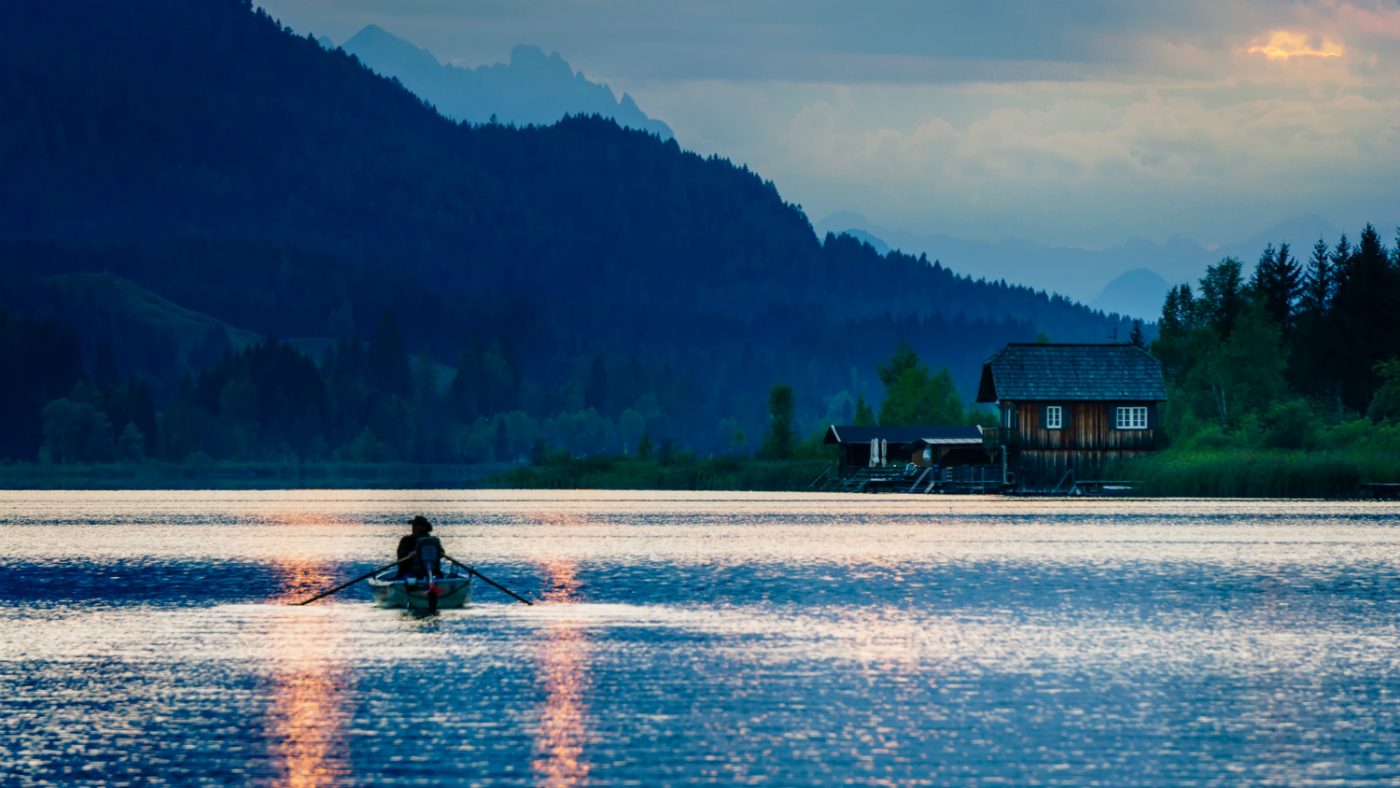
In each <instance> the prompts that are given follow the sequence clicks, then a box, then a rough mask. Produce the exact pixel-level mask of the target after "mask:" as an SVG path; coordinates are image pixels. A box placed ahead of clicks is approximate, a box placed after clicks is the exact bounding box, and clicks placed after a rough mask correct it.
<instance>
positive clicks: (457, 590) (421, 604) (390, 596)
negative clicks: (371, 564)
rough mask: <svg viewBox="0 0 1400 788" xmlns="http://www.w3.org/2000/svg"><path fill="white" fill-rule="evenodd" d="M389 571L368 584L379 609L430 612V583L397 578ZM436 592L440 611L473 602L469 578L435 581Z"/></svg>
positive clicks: (464, 576) (438, 579) (450, 577)
mask: <svg viewBox="0 0 1400 788" xmlns="http://www.w3.org/2000/svg"><path fill="white" fill-rule="evenodd" d="M394 571H395V570H392V569H391V570H389V571H388V572H385V573H384V574H382V575H376V576H375V577H372V578H370V580H369V589H370V593H371V594H373V595H374V603H375V604H376V605H378V606H379V607H398V608H405V609H408V610H431V609H433V605H432V602H431V601H430V599H429V593H430V591H429V588H428V581H427V580H423V579H419V578H413V577H407V578H397V579H396V578H394ZM433 586H434V588H433V591H435V592H436V594H437V609H438V610H446V609H449V608H455V607H462V606H464V605H467V604H470V603H471V601H472V579H471V576H470V575H448V576H446V577H438V578H434V580H433Z"/></svg>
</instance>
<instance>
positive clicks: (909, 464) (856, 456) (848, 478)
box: [823, 424, 1002, 492]
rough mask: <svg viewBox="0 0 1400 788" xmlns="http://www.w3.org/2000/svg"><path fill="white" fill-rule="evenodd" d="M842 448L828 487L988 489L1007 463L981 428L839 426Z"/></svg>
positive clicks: (835, 429) (837, 441) (836, 435)
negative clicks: (997, 457) (1002, 462)
mask: <svg viewBox="0 0 1400 788" xmlns="http://www.w3.org/2000/svg"><path fill="white" fill-rule="evenodd" d="M823 442H824V443H826V444H827V445H835V446H836V447H837V457H836V468H835V476H834V477H833V478H831V479H830V480H828V484H827V488H828V489H838V490H848V491H859V492H954V491H970V490H978V491H986V490H994V489H999V488H1000V486H1001V478H1002V477H1001V465H1000V464H999V463H998V462H997V461H996V460H995V459H994V458H993V456H992V455H991V454H990V453H989V452H988V449H987V445H986V438H985V437H984V436H983V434H982V428H981V427H978V426H975V425H974V426H955V427H873V426H872V427H860V426H843V425H838V424H833V425H831V426H830V427H827V430H826V437H825V438H824V439H823Z"/></svg>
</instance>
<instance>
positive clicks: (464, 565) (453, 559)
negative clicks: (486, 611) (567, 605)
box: [443, 555, 535, 605]
mask: <svg viewBox="0 0 1400 788" xmlns="http://www.w3.org/2000/svg"><path fill="white" fill-rule="evenodd" d="M443 558H446V559H447V560H449V561H451V562H452V563H454V564H456V565H457V566H460V567H462V568H463V569H465V570H467V571H468V572H471V573H472V574H474V575H476V576H477V577H479V578H481V579H482V580H485V581H486V582H488V583H490V584H491V585H493V586H495V587H497V588H499V589H501V590H502V591H504V592H506V593H507V594H510V595H511V596H513V597H515V598H516V599H519V600H520V601H521V602H524V603H525V604H527V605H533V604H535V603H534V602H531V601H530V600H528V599H526V598H525V597H523V596H521V595H519V594H517V593H515V592H514V591H512V590H510V589H509V588H506V587H505V586H503V585H501V584H500V583H497V582H496V581H495V580H492V579H491V578H489V577H487V576H486V575H483V574H482V573H480V572H478V571H476V570H475V569H472V568H471V567H470V566H467V565H466V564H464V563H462V562H461V561H458V560H457V559H455V558H453V557H452V556H450V555H443Z"/></svg>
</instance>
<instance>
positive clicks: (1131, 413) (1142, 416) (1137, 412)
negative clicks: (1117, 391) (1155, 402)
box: [1114, 405, 1147, 430]
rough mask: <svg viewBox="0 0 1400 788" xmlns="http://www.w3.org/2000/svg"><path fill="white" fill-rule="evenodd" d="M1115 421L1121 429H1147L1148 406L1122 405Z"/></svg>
mask: <svg viewBox="0 0 1400 788" xmlns="http://www.w3.org/2000/svg"><path fill="white" fill-rule="evenodd" d="M1114 423H1115V425H1116V426H1117V428H1118V429H1120V430H1145V429H1147V408H1146V407H1145V406H1143V405H1123V406H1120V407H1119V408H1118V412H1117V414H1116V417H1115V418H1114Z"/></svg>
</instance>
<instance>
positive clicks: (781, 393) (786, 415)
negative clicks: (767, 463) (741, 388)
mask: <svg viewBox="0 0 1400 788" xmlns="http://www.w3.org/2000/svg"><path fill="white" fill-rule="evenodd" d="M795 405H796V402H795V397H794V396H793V393H792V386H789V385H787V384H786V383H779V384H777V385H775V386H774V387H773V388H772V389H771V390H770V391H769V392H768V419H769V420H768V432H767V434H765V435H764V436H763V449H762V455H763V457H764V458H766V459H770V460H786V459H791V458H792V449H793V446H794V445H795V444H796V443H797V439H796V437H795V434H794V432H793V427H792V422H793V413H794V410H795Z"/></svg>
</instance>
